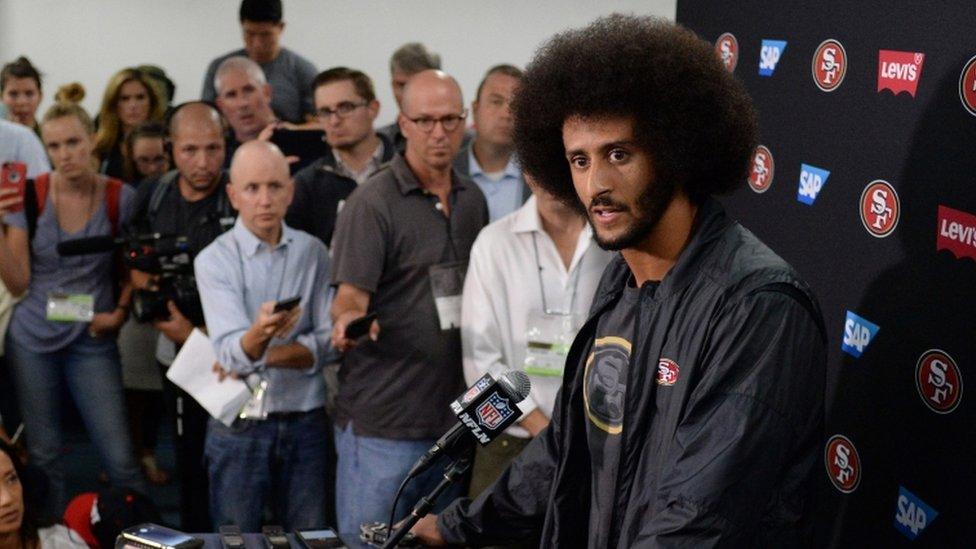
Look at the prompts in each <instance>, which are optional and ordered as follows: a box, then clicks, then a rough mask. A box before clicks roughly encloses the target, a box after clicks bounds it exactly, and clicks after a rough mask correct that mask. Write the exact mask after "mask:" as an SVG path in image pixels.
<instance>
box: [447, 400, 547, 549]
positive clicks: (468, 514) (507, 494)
mask: <svg viewBox="0 0 976 549" xmlns="http://www.w3.org/2000/svg"><path fill="white" fill-rule="evenodd" d="M560 401H561V399H559V398H557V402H560ZM562 415H563V414H562V413H561V412H560V408H558V407H557V408H556V410H555V411H554V412H553V417H552V419H551V422H550V424H549V427H547V428H546V429H544V430H543V431H542V432H541V433H539V436H537V437H536V438H535V439H534V440H532V442H530V443H529V445H528V446H526V447H525V449H524V450H523V451H522V453H521V454H519V456H518V457H517V458H515V459H514V460H513V461H512V463H511V464H509V466H508V468H507V469H505V471H504V472H503V473H502V475H501V476H500V477H499V478H498V480H497V481H495V483H494V484H492V485H491V486H489V487H488V488H487V489H486V490H485V491H484V492H482V493H481V495H479V496H478V497H477V498H475V499H474V500H471V499H469V498H462V499H459V500H457V501H455V502H454V503H452V504H451V505H450V506H449V507H448V508H447V509H445V510H444V512H443V513H441V514H440V516H439V517H438V519H437V527H438V530H439V531H440V533H441V535H442V536H443V537H444V539H445V540H446V541H447V542H448V543H450V544H454V545H463V544H467V545H488V544H497V543H505V542H511V541H518V540H524V539H531V538H533V537H536V536H538V534H539V532H540V531H541V530H542V524H543V520H544V519H545V516H546V508H547V505H548V501H549V492H550V488H551V485H552V478H553V476H554V474H555V470H556V463H557V461H556V460H557V456H558V451H557V449H556V448H557V443H558V440H559V436H560V435H559V433H560V428H559V426H560V424H561V422H562V419H561V418H562Z"/></svg>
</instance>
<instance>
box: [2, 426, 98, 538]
mask: <svg viewBox="0 0 976 549" xmlns="http://www.w3.org/2000/svg"><path fill="white" fill-rule="evenodd" d="M43 480H44V477H43V475H42V474H41V473H40V472H39V471H37V470H29V469H28V468H27V467H25V466H24V464H23V463H21V461H20V458H19V457H18V456H17V452H16V451H15V450H14V448H13V447H12V446H11V445H10V444H8V443H7V442H6V441H4V440H0V549H87V548H88V545H86V544H85V542H84V540H82V539H81V536H79V535H78V534H77V533H76V532H74V531H72V530H70V529H69V528H67V527H65V526H63V525H61V524H55V523H53V522H52V521H47V520H44V519H43V518H42V517H41V515H40V514H39V513H40V507H42V506H43V505H40V504H39V501H38V496H40V495H41V494H42V493H43V487H42V486H39V484H41V483H43Z"/></svg>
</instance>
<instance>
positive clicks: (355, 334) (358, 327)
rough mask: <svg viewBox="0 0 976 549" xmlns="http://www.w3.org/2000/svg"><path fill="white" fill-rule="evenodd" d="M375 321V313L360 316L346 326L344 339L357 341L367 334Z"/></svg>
mask: <svg viewBox="0 0 976 549" xmlns="http://www.w3.org/2000/svg"><path fill="white" fill-rule="evenodd" d="M374 320H376V311H373V312H371V313H369V314H367V315H366V316H361V317H359V318H357V319H356V320H353V321H352V322H350V323H349V324H347V325H346V334H345V335H346V339H359V338H361V337H363V336H364V335H366V334H367V333H369V327H370V325H372V324H373V321H374Z"/></svg>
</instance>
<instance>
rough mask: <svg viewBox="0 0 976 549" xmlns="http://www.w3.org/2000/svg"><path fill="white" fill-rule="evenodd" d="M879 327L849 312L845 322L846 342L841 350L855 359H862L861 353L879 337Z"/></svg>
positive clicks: (842, 344)
mask: <svg viewBox="0 0 976 549" xmlns="http://www.w3.org/2000/svg"><path fill="white" fill-rule="evenodd" d="M878 330H879V328H878V325H877V324H874V323H873V322H871V321H869V320H865V319H863V318H861V317H859V316H857V315H856V314H854V313H852V312H850V311H847V320H846V321H845V322H844V341H843V343H841V346H840V348H841V350H842V351H844V352H845V353H847V354H849V355H851V356H852V357H854V358H861V353H863V352H864V349H867V347H868V345H870V344H871V340H872V339H874V336H876V335H878Z"/></svg>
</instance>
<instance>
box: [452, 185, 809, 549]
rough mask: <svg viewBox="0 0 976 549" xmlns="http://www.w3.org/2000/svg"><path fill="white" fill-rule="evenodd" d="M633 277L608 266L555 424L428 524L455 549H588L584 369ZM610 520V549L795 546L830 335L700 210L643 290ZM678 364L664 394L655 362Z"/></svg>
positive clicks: (730, 231) (754, 243)
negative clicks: (517, 544) (478, 491)
mask: <svg viewBox="0 0 976 549" xmlns="http://www.w3.org/2000/svg"><path fill="white" fill-rule="evenodd" d="M629 277H630V269H629V268H628V266H627V264H626V263H625V262H624V261H623V259H622V258H621V257H619V256H618V257H617V258H615V259H614V260H613V261H612V262H611V263H610V265H609V266H608V267H607V270H606V271H605V272H604V275H603V279H602V280H601V282H600V286H599V289H598V290H597V294H596V297H595V299H594V302H593V307H592V310H591V313H592V314H591V317H590V319H589V320H588V321H587V322H586V324H585V325H584V326H583V328H582V329H581V331H580V333H579V334H578V335H577V337H576V340H575V342H574V343H573V345H572V348H571V349H570V353H569V357H568V358H567V362H566V371H565V375H564V380H563V387H562V390H561V391H560V393H559V396H558V397H557V402H556V406H555V409H554V412H553V417H552V422H551V424H550V426H549V428H547V429H546V430H545V431H543V433H542V434H541V435H540V436H538V437H537V438H536V439H535V440H533V441H532V442H531V443H530V444H529V446H528V447H527V448H526V449H525V451H523V452H522V454H521V455H520V456H519V457H518V458H517V459H516V460H515V461H513V462H512V464H511V465H510V466H509V468H508V469H507V470H506V471H505V472H504V473H503V474H502V476H501V478H499V480H498V481H497V482H496V483H495V484H494V485H492V487H491V488H489V489H488V490H486V491H485V493H483V494H482V495H481V496H479V497H478V498H477V499H476V500H474V501H473V502H472V501H471V500H459V501H457V502H455V503H454V504H452V506H451V507H449V508H448V509H447V510H446V511H445V512H444V513H443V514H442V515H441V516H440V517H439V520H438V526H439V529H440V530H441V532H442V534H443V535H444V537H445V538H446V539H447V540H448V541H449V542H452V543H467V544H473V545H478V544H486V543H497V542H500V541H505V540H515V539H526V538H530V537H532V536H533V535H538V534H539V533H540V532H541V546H542V547H580V546H583V545H584V540H589V541H590V543H591V544H592V542H593V539H594V536H591V533H590V532H589V531H588V525H589V508H590V497H591V494H590V486H591V482H592V480H591V478H592V477H591V471H590V465H589V462H590V458H589V449H588V446H587V438H586V425H585V422H586V421H587V419H586V412H585V410H584V402H583V392H582V391H583V373H584V369H585V368H584V366H585V361H586V359H587V357H588V356H589V354H590V348H591V346H592V343H593V337H594V333H595V330H596V326H597V321H598V320H599V317H600V316H601V314H603V313H604V312H605V311H607V310H609V309H610V308H611V307H613V305H614V304H615V303H616V302H617V300H618V298H619V297H620V295H621V292H622V289H623V287H624V285H625V284H626V283H627V280H628V278H629ZM644 290H647V291H642V292H641V296H640V309H639V311H638V313H637V320H636V321H635V323H636V325H637V330H636V332H635V340H636V341H635V349H634V352H633V354H632V356H631V362H630V366H629V372H628V375H627V393H626V395H627V400H626V403H625V412H624V420H623V433H622V437H623V439H622V442H621V444H622V446H621V452H620V466H619V471H618V475H619V476H618V482H617V487H618V490H617V499H616V505H615V506H614V507H613V512H612V514H611V516H606V517H601V520H600V524H602V525H604V526H605V527H606V528H609V529H610V531H609V534H608V536H607V539H609V540H611V542H610V544H609V545H610V546H616V547H662V546H666V547H671V546H682V547H710V546H752V545H759V546H771V547H789V546H795V545H802V544H804V543H806V542H807V540H809V537H808V536H807V533H808V532H807V531H808V529H809V527H810V521H811V515H812V511H813V501H812V499H813V494H814V491H815V490H814V478H815V477H814V476H813V475H814V474H815V470H816V469H817V467H816V465H817V463H818V462H819V459H818V456H819V455H820V451H819V449H820V445H821V443H822V438H823V413H824V385H825V371H826V364H825V362H826V347H825V345H826V338H825V335H824V330H823V320H822V318H821V315H820V311H819V309H818V306H817V304H816V300H815V298H814V297H813V295H812V294H811V292H810V290H809V289H808V288H807V286H806V285H805V284H804V283H803V282H802V281H800V280H799V278H798V276H797V274H796V273H795V272H794V271H793V269H792V268H791V267H790V266H789V265H788V264H787V263H786V262H784V261H783V260H782V259H780V258H779V257H778V256H777V255H776V254H775V253H773V252H772V250H770V249H769V248H768V247H766V246H765V245H764V244H763V243H762V242H760V241H759V239H757V238H756V237H755V236H754V235H753V234H752V233H750V232H749V231H748V230H746V229H745V228H743V227H742V226H740V225H739V224H738V223H736V222H735V221H733V220H731V219H730V218H729V217H727V216H726V214H725V212H724V210H723V209H722V207H721V206H720V205H719V204H718V202H716V201H714V200H708V201H707V202H706V203H705V204H704V205H703V206H702V207H701V208H700V210H699V214H698V217H697V219H696V222H695V230H694V234H693V236H692V238H691V240H690V242H689V244H688V246H687V247H686V248H685V250H684V251H683V252H682V254H681V256H680V257H679V259H678V262H677V263H676V264H675V266H674V267H673V268H672V269H671V271H670V272H669V273H668V275H667V276H666V277H665V278H664V280H663V281H662V282H661V284H660V285H659V286H658V287H657V290H656V291H653V290H652V289H651V287H649V286H648V287H645V289H644ZM665 358H667V359H671V360H672V361H674V362H675V363H676V364H677V365H678V368H679V370H678V375H677V381H676V382H675V383H674V384H673V385H666V384H659V382H658V380H657V376H658V365H659V362H660V361H661V359H665Z"/></svg>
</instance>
